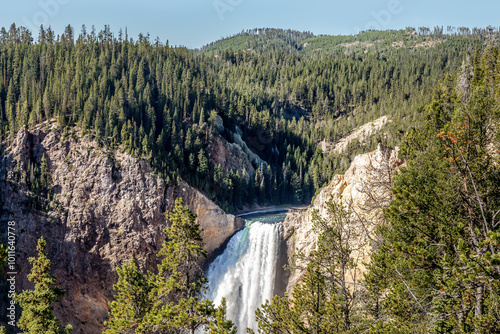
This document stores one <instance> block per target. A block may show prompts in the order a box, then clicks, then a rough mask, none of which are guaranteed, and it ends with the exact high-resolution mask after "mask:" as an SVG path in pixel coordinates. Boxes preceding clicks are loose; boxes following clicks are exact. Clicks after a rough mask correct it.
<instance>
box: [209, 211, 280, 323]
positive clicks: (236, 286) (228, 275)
mask: <svg viewBox="0 0 500 334" xmlns="http://www.w3.org/2000/svg"><path fill="white" fill-rule="evenodd" d="M285 216H286V214H284V213H282V214H262V213H261V214H260V215H259V214H256V215H252V216H246V217H244V218H245V219H246V226H245V228H244V229H243V230H241V231H239V232H238V233H236V234H235V235H234V236H233V237H232V238H231V240H230V241H229V243H228V244H227V246H226V249H225V250H224V252H223V253H222V254H221V255H219V256H218V257H217V258H216V259H215V260H214V261H213V262H212V263H211V264H210V266H209V269H208V273H207V278H208V282H209V292H208V298H209V299H211V300H213V301H214V303H215V305H217V306H218V305H220V302H221V300H222V298H226V305H227V317H228V318H229V319H231V320H232V321H233V322H234V324H235V325H236V326H237V327H238V333H246V328H247V327H249V328H252V329H254V330H256V329H257V324H256V321H255V310H256V309H257V308H258V307H260V306H261V305H262V304H264V303H265V301H266V300H270V299H271V298H272V297H273V295H274V285H275V279H276V266H277V261H278V256H279V254H278V253H279V244H280V240H281V229H282V226H281V223H282V221H283V220H284V219H285Z"/></svg>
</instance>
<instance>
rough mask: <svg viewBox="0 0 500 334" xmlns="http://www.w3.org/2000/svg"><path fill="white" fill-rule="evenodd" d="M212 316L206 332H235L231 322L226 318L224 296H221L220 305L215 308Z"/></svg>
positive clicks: (228, 333) (210, 333)
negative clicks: (212, 318)
mask: <svg viewBox="0 0 500 334" xmlns="http://www.w3.org/2000/svg"><path fill="white" fill-rule="evenodd" d="M214 318H215V319H214V320H213V321H211V322H210V324H209V325H208V334H236V332H237V330H236V327H234V324H233V322H232V321H231V320H228V319H227V318H226V298H222V301H221V304H220V306H219V307H218V308H217V309H216V310H215V315H214Z"/></svg>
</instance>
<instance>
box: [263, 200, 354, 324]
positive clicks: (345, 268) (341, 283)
mask: <svg viewBox="0 0 500 334" xmlns="http://www.w3.org/2000/svg"><path fill="white" fill-rule="evenodd" d="M312 221H313V231H314V232H315V233H317V235H318V241H317V248H316V250H314V252H313V253H312V254H311V255H310V256H308V255H305V254H302V253H297V254H296V257H297V259H296V262H297V263H299V264H301V265H305V266H306V268H305V269H306V270H305V274H304V276H303V278H302V283H300V284H298V285H297V286H295V288H294V290H293V293H292V297H291V298H289V297H288V296H286V295H285V296H284V297H279V296H275V297H274V298H273V299H272V301H271V302H269V301H267V302H266V303H265V304H264V305H263V306H262V308H261V309H258V310H257V311H256V318H257V322H258V325H259V333H348V332H352V333H356V332H359V330H360V329H361V328H363V327H362V326H363V323H362V321H361V317H360V314H361V313H360V301H361V298H360V297H361V295H362V294H363V288H362V285H361V284H360V279H361V277H360V272H359V269H358V268H357V265H359V264H360V263H357V262H356V261H355V260H354V257H353V254H352V253H353V246H352V244H353V241H354V240H355V239H356V231H355V228H354V227H353V226H352V223H353V222H352V221H351V213H350V212H349V211H348V210H347V209H345V208H344V207H343V205H342V204H337V203H334V202H332V201H328V202H327V203H326V216H325V217H323V216H320V215H319V212H318V211H315V212H313V214H312Z"/></svg>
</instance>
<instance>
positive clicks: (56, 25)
mask: <svg viewBox="0 0 500 334" xmlns="http://www.w3.org/2000/svg"><path fill="white" fill-rule="evenodd" d="M0 8H1V9H0V26H5V27H9V26H10V25H11V23H13V22H15V23H16V24H17V25H24V26H27V27H28V28H31V29H33V27H36V30H37V31H36V33H34V34H33V35H34V36H35V37H36V36H37V35H38V27H39V26H40V23H44V26H48V25H51V26H52V28H53V29H54V30H55V31H56V33H61V32H62V31H63V29H64V27H65V26H66V25H67V24H71V25H72V26H73V27H74V28H75V33H76V34H78V33H79V32H80V30H81V26H82V24H85V25H86V26H87V28H88V29H90V27H91V26H92V25H95V27H96V30H97V31H99V30H101V29H102V28H103V26H104V25H105V24H109V25H110V26H111V29H112V30H113V31H114V32H118V30H119V29H120V28H125V27H127V28H128V32H129V36H131V37H133V38H136V37H137V35H138V34H139V33H140V32H142V33H143V34H146V33H148V32H149V33H150V35H151V37H152V39H154V38H155V37H157V36H158V37H159V38H160V40H161V41H162V42H165V41H166V40H167V39H168V40H169V42H170V44H171V45H185V46H188V47H190V48H197V47H201V46H203V45H204V44H207V43H209V42H212V41H215V40H217V39H219V38H221V37H226V36H230V35H233V34H235V33H238V32H240V31H241V30H243V29H245V30H246V29H250V28H261V27H272V28H286V29H288V28H290V29H295V30H300V31H311V32H313V33H315V34H355V33H357V32H358V31H359V30H365V29H374V28H376V29H402V28H405V27H407V26H412V27H419V26H427V27H431V28H432V27H434V26H436V25H440V26H441V25H442V26H444V28H445V31H446V27H447V26H448V25H451V26H455V27H458V26H467V27H471V28H472V27H486V26H488V25H492V26H496V27H498V26H500V16H499V14H500V1H498V0H482V1H481V0H479V1H471V0H443V1H439V0H420V1H418V0H350V1H349V0H344V1H339V0H321V1H320V0H308V1H304V0H303V1H298V0H286V1H285V0H266V1H264V0H176V1H172V0H141V1H132V0H121V1H114V0H2V1H1V7H0Z"/></svg>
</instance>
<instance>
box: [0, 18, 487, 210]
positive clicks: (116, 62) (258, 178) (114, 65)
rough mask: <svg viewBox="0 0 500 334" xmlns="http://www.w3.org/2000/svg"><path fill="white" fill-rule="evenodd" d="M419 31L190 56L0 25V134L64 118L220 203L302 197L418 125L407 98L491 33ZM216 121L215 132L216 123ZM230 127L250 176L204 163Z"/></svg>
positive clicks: (228, 45)
mask: <svg viewBox="0 0 500 334" xmlns="http://www.w3.org/2000/svg"><path fill="white" fill-rule="evenodd" d="M420 30H422V29H420ZM420 30H419V31H420ZM422 31H423V32H422ZM422 31H421V33H417V32H416V31H415V30H413V29H406V30H402V31H387V32H366V33H363V34H360V35H358V36H340V37H333V36H319V37H314V36H313V35H312V34H311V33H299V32H295V31H284V30H277V29H260V30H253V31H248V32H244V33H242V34H240V35H238V36H234V37H232V38H229V39H225V40H222V41H219V42H217V43H215V44H213V45H209V46H207V47H205V48H203V49H202V50H198V51H196V52H195V51H191V50H187V49H185V48H182V47H171V46H169V44H168V42H162V41H159V40H158V39H155V40H152V39H151V38H150V36H147V35H146V36H144V35H139V36H138V38H137V39H135V40H134V39H132V38H130V37H129V36H127V34H126V32H125V33H123V32H122V31H121V30H120V32H119V33H118V34H114V33H113V32H112V30H111V28H110V27H109V26H106V27H104V29H103V30H101V31H96V30H95V29H94V28H92V29H87V28H86V27H85V26H84V27H82V29H81V31H80V32H76V31H75V29H74V28H73V27H71V26H68V27H67V28H66V30H65V32H64V33H63V34H61V35H57V36H56V35H55V33H54V32H53V31H52V30H51V29H50V28H43V27H41V29H40V31H39V32H36V33H35V32H30V31H28V30H26V29H25V28H23V27H16V26H15V25H12V26H11V27H10V28H8V29H6V28H2V29H1V31H0V50H1V53H0V65H1V66H0V79H1V80H0V137H1V138H2V140H4V141H6V142H8V141H10V140H12V138H13V136H14V134H15V133H16V131H17V130H19V129H20V128H21V127H23V126H33V125H35V124H39V123H42V122H44V121H51V120H57V122H58V123H59V125H60V126H61V127H62V128H63V129H65V131H66V133H67V134H68V135H70V134H71V133H73V129H74V127H75V126H78V127H80V128H81V129H83V130H84V131H85V133H86V134H91V135H92V136H94V137H95V138H97V139H98V140H99V142H100V143H101V144H102V145H109V146H111V147H120V148H122V149H124V150H126V151H128V152H130V153H132V154H133V155H135V156H138V157H142V158H144V159H146V160H147V161H149V162H150V163H151V164H152V165H153V166H154V168H155V170H156V171H157V172H158V173H159V174H160V175H162V176H163V177H164V178H165V180H166V181H167V183H168V184H175V183H176V182H177V178H178V177H182V178H184V179H185V180H186V181H188V182H189V183H190V184H192V185H194V186H196V187H198V188H200V189H201V190H203V191H205V192H206V193H207V194H208V195H209V196H210V197H211V198H212V199H214V200H216V201H217V202H218V203H219V204H221V205H222V206H223V207H224V208H226V209H228V210H230V211H233V210H236V209H238V208H241V207H242V206H243V205H244V204H245V205H248V204H251V203H259V204H277V203H307V202H309V201H310V199H311V198H312V197H313V196H314V194H315V193H316V191H318V189H320V188H321V187H322V186H323V185H324V184H326V183H327V182H328V181H329V180H330V179H331V177H332V176H333V175H334V174H335V173H338V172H342V171H344V170H345V169H346V168H347V167H348V166H349V163H350V160H351V159H352V158H353V157H354V156H355V155H356V154H358V153H360V152H365V151H367V150H370V149H373V148H374V147H375V145H376V143H377V142H383V143H384V144H387V145H392V146H395V145H397V144H398V143H399V140H400V139H401V137H402V135H403V134H404V133H405V132H406V129H407V128H408V127H409V126H410V125H415V124H418V123H420V122H421V121H422V119H423V117H422V114H421V109H419V108H418V107H419V106H421V105H424V104H425V103H428V102H429V96H430V92H431V88H432V87H433V86H434V85H435V84H436V83H437V81H438V79H439V78H441V77H442V76H443V75H444V73H446V72H455V71H456V70H457V69H458V68H459V66H460V65H461V63H462V61H463V59H464V56H465V54H466V53H467V52H471V51H473V50H474V49H476V48H482V47H484V44H485V43H486V41H487V40H488V39H490V38H492V37H493V36H496V32H494V31H490V30H488V29H483V30H481V29H474V30H473V31H472V32H470V31H469V30H463V31H462V30H460V32H461V33H455V34H452V35H444V34H443V33H442V31H439V30H438V31H434V33H430V32H427V31H426V30H422ZM241 39H245V42H241V41H240V40H241ZM355 41H358V42H359V43H361V44H356V43H357V42H356V43H354V42H355ZM433 41H434V43H435V45H434V44H432V47H430V46H427V45H425V44H422V43H431V42H433ZM366 42H370V43H371V44H370V45H367V44H366ZM398 42H401V43H400V44H397V43H398ZM349 43H350V44H351V45H350V46H346V45H347V44H349ZM353 43H354V44H353ZM395 43H396V44H395ZM240 44H241V45H243V46H244V47H239V48H238V47H236V48H234V46H238V45H240ZM306 44H307V45H306ZM325 45H329V47H324V46H325ZM382 115H387V116H388V117H389V118H390V119H391V120H392V122H391V123H390V124H389V125H388V126H387V128H386V129H385V130H384V131H383V133H380V134H379V135H377V136H372V137H371V138H368V139H367V140H366V141H354V142H352V143H350V145H349V147H348V149H347V150H346V152H348V153H347V154H345V155H338V154H328V152H323V151H321V150H320V149H319V148H318V143H319V142H320V141H321V140H326V141H327V142H330V143H334V142H335V141H337V140H339V139H340V138H342V137H343V136H345V135H346V134H348V133H349V132H350V131H351V130H352V129H354V128H355V127H357V126H359V125H362V124H364V123H366V122H368V121H371V120H374V119H376V118H378V117H380V116H382ZM218 117H220V118H221V119H222V120H223V124H224V126H225V129H222V130H221V129H220V128H219V129H218V130H217V126H216V123H217V119H218ZM234 133H241V136H242V138H243V140H244V141H245V142H247V143H248V145H249V146H250V149H252V150H253V151H254V152H256V153H257V154H258V155H259V156H260V158H261V159H262V162H261V163H260V164H259V163H257V164H256V165H255V166H254V167H255V169H256V173H254V174H253V175H247V174H248V171H245V170H231V169H226V168H223V167H222V166H218V165H215V164H212V163H211V160H210V156H209V151H208V147H209V145H210V143H211V141H212V139H213V136H218V135H219V134H220V135H222V136H224V137H226V139H227V140H229V141H230V142H231V141H233V140H234V138H233V137H234V136H233V135H234ZM35 167H37V166H35ZM39 169H40V166H38V170H39ZM243 194H245V195H243ZM243 199H245V203H243Z"/></svg>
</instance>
